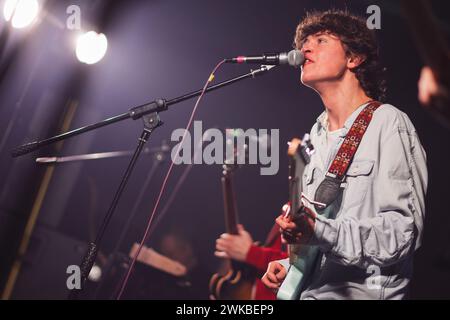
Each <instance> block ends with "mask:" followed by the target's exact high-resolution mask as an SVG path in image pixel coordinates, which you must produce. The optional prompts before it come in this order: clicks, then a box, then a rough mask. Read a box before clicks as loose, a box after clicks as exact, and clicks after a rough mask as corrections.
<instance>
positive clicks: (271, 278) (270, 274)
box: [266, 272, 279, 286]
mask: <svg viewBox="0 0 450 320" xmlns="http://www.w3.org/2000/svg"><path fill="white" fill-rule="evenodd" d="M266 275H267V279H268V280H269V281H270V282H271V283H272V284H275V285H277V286H278V283H279V281H278V279H277V276H276V275H275V274H274V273H273V272H267V273H266Z"/></svg>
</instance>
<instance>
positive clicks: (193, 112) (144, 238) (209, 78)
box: [117, 60, 225, 300]
mask: <svg viewBox="0 0 450 320" xmlns="http://www.w3.org/2000/svg"><path fill="white" fill-rule="evenodd" d="M223 63H225V60H222V61H221V62H219V63H218V64H217V65H216V67H215V68H214V69H213V71H212V72H211V75H210V76H209V77H208V80H207V81H206V83H205V85H204V87H203V90H202V93H201V94H200V96H199V97H198V99H197V102H196V103H195V106H194V109H193V110H192V113H191V117H190V118H189V121H188V124H187V126H186V129H185V131H184V135H183V138H182V139H181V142H180V143H179V144H178V149H177V152H176V159H177V157H178V156H179V154H180V149H181V146H182V145H183V142H184V139H185V138H186V134H187V133H188V131H189V129H190V127H191V125H192V121H193V120H194V116H195V113H196V111H197V108H198V105H199V103H200V101H201V99H202V98H203V96H204V94H205V91H206V88H207V87H208V85H209V84H210V83H211V82H212V81H213V80H214V74H215V73H216V71H217V69H219V67H220V66H221V65H222V64H223ZM174 160H175V159H172V161H171V163H170V167H169V170H168V171H167V174H166V177H165V178H164V181H163V183H162V186H161V190H160V192H159V195H158V199H157V200H156V203H155V206H154V207H153V211H152V214H151V215H150V218H149V221H148V223H147V228H146V229H145V233H144V236H143V237H142V239H141V243H140V244H139V248H138V250H137V251H136V253H135V254H134V257H133V260H132V262H131V264H130V266H129V267H128V271H127V274H126V276H125V278H124V280H123V282H122V286H121V288H120V292H119V294H118V296H117V300H120V299H121V297H122V294H123V291H124V290H125V287H126V286H127V283H128V280H129V278H130V275H131V272H132V271H133V268H134V265H135V263H136V260H137V257H138V256H139V254H140V253H141V250H142V247H143V246H144V243H145V242H146V241H147V236H148V233H149V230H150V227H151V225H152V222H153V218H154V216H155V213H156V210H157V209H158V206H159V201H160V200H161V198H162V195H163V193H164V190H165V188H166V184H167V181H168V180H169V177H170V174H171V172H172V168H173V165H174Z"/></svg>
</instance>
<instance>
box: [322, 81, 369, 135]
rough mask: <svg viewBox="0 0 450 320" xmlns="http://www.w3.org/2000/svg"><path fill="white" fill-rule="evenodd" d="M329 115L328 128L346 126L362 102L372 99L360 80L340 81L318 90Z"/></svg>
mask: <svg viewBox="0 0 450 320" xmlns="http://www.w3.org/2000/svg"><path fill="white" fill-rule="evenodd" d="M317 91H318V92H319V94H320V97H321V99H322V102H323V104H324V106H325V109H326V111H327V115H328V130H330V131H334V130H337V129H340V128H342V127H344V124H345V121H346V120H347V119H348V117H349V116H350V115H351V114H352V113H353V112H354V111H355V110H356V109H357V108H358V107H359V106H361V105H362V104H364V103H366V102H368V101H370V100H371V99H370V98H369V97H368V96H367V95H366V94H365V92H364V90H363V89H362V88H361V86H360V84H359V81H357V80H356V78H355V79H354V81H340V82H339V83H337V84H333V85H329V84H328V85H326V86H324V87H322V88H320V89H319V88H318V90H317Z"/></svg>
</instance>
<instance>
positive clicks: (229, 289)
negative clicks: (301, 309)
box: [209, 165, 256, 300]
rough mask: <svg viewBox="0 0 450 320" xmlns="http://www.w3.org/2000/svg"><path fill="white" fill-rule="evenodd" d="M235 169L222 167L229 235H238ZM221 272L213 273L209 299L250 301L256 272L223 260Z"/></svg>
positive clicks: (243, 265)
mask: <svg viewBox="0 0 450 320" xmlns="http://www.w3.org/2000/svg"><path fill="white" fill-rule="evenodd" d="M235 168H236V167H235V166H232V165H224V171H223V176H222V179H221V180H222V191H223V200H224V209H225V227H226V231H227V233H229V234H238V229H237V224H238V215H237V206H236V197H235V194H234V187H233V172H234V169H235ZM222 269H223V270H221V271H219V272H218V273H215V274H214V275H213V276H212V277H211V279H210V281H209V292H210V297H211V298H212V299H216V300H251V299H253V295H254V294H253V291H254V290H253V289H254V285H255V280H256V270H255V269H254V268H252V267H251V266H248V265H246V264H245V263H238V262H236V261H233V260H231V259H227V260H225V265H224V268H222Z"/></svg>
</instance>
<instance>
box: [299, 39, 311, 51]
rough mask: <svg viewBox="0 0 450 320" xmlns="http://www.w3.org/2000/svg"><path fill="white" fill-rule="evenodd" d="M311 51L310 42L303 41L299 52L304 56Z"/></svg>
mask: <svg viewBox="0 0 450 320" xmlns="http://www.w3.org/2000/svg"><path fill="white" fill-rule="evenodd" d="M312 49H313V48H312V44H311V41H305V43H303V45H302V47H301V49H300V52H301V53H303V54H305V53H307V52H312Z"/></svg>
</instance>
